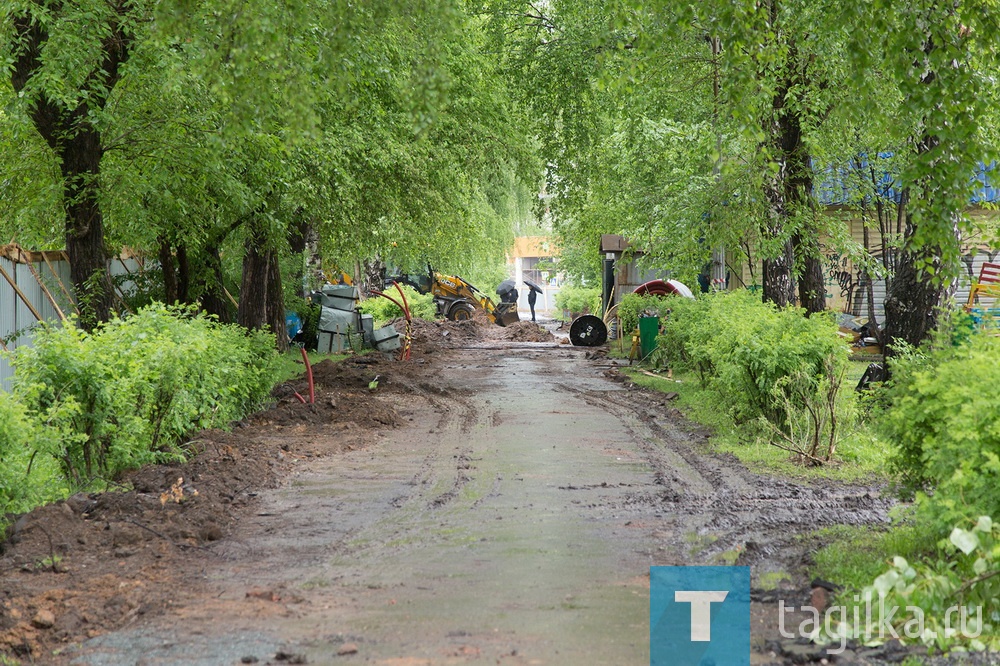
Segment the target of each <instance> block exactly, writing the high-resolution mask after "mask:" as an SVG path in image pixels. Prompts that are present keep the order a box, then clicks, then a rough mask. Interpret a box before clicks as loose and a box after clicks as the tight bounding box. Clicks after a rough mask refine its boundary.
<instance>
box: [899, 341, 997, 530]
mask: <svg viewBox="0 0 1000 666" xmlns="http://www.w3.org/2000/svg"><path fill="white" fill-rule="evenodd" d="M892 372H893V381H892V385H891V387H890V388H889V390H888V400H889V408H888V409H887V410H886V411H885V412H884V414H883V417H882V425H883V427H884V431H885V434H886V435H887V436H888V437H889V439H890V440H891V441H893V442H895V444H896V452H895V454H894V456H893V458H892V460H891V466H892V469H893V471H894V472H895V473H896V475H897V478H898V479H899V482H900V487H901V488H902V490H903V491H904V492H905V494H906V495H910V496H912V495H914V494H916V495H917V496H918V498H919V504H920V507H921V512H922V513H923V514H924V515H925V516H927V517H930V518H931V519H932V520H933V521H934V522H935V523H936V524H937V526H938V527H939V529H945V528H946V527H947V526H950V525H952V524H954V523H957V522H959V521H961V520H963V519H970V518H975V517H977V516H980V515H989V516H1000V409H997V387H1000V338H997V337H994V336H988V335H973V336H972V337H971V339H969V341H968V343H967V344H960V345H957V346H954V345H951V344H948V345H946V346H942V347H941V348H939V349H937V350H934V351H931V352H929V353H927V354H909V355H906V356H903V357H902V358H899V359H896V360H895V361H894V362H893V364H892ZM930 489H933V491H934V492H933V497H928V496H927V495H926V494H925V493H924V491H928V490H930Z"/></svg>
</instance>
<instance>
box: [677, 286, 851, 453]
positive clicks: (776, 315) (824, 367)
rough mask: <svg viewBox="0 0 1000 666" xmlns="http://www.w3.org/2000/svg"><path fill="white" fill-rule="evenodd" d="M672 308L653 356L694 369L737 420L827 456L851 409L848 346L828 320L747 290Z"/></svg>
mask: <svg viewBox="0 0 1000 666" xmlns="http://www.w3.org/2000/svg"><path fill="white" fill-rule="evenodd" d="M670 304H671V306H672V311H671V313H670V315H669V316H668V317H667V318H666V319H665V321H664V325H663V335H662V336H661V337H660V340H659V349H658V351H657V353H658V355H659V356H660V357H661V359H663V360H665V362H666V364H667V365H670V366H672V367H676V368H679V369H683V370H690V371H694V372H697V373H698V374H699V376H700V377H701V379H702V382H703V384H704V385H705V386H706V387H708V388H710V389H711V390H712V391H713V392H714V393H715V394H716V395H718V397H719V399H720V400H721V403H722V404H723V405H725V407H726V408H727V409H728V411H729V413H730V414H731V415H732V417H733V418H734V420H735V421H736V422H737V423H748V422H753V421H756V422H758V423H759V424H760V425H761V426H762V427H763V428H764V429H765V431H766V433H767V436H768V437H770V438H772V441H773V442H775V443H777V444H779V445H780V446H782V447H785V448H788V449H789V450H791V451H794V452H796V453H798V454H800V455H802V456H804V457H806V458H808V459H809V460H810V461H812V462H819V460H818V458H819V457H820V456H821V455H822V456H823V457H825V459H826V460H830V459H832V458H833V456H834V454H835V452H836V444H837V441H838V438H839V434H838V429H839V428H841V427H842V426H843V425H844V424H845V423H846V422H849V421H850V420H851V417H852V415H853V411H854V407H853V402H852V398H849V397H846V396H845V395H843V394H842V392H841V390H840V389H841V388H842V386H843V379H844V377H845V375H846V371H847V367H848V364H847V355H848V348H847V345H846V344H845V343H844V341H843V340H842V339H841V338H840V336H839V335H838V330H837V326H836V323H835V322H834V321H833V320H832V318H830V317H827V316H824V315H822V314H817V315H813V316H812V317H804V316H803V313H802V311H800V310H796V309H792V308H787V309H778V308H775V307H774V306H772V305H770V304H767V303H762V302H761V301H760V299H759V298H758V297H757V296H755V295H754V294H751V293H750V292H747V291H737V292H722V293H718V294H712V295H708V296H705V297H702V298H698V299H694V300H692V299H684V298H679V299H674V300H673V301H670ZM782 440H783V441H782ZM821 446H822V448H823V450H822V453H821Z"/></svg>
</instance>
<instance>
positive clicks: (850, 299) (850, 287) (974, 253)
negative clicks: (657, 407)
mask: <svg viewBox="0 0 1000 666" xmlns="http://www.w3.org/2000/svg"><path fill="white" fill-rule="evenodd" d="M845 224H847V225H848V226H849V229H850V234H851V238H852V240H853V241H854V242H856V243H857V244H858V245H859V246H863V243H864V226H863V224H862V222H861V220H859V219H850V220H847V221H845ZM868 236H869V238H868V244H869V247H870V248H871V251H872V253H873V254H874V256H875V258H876V259H878V260H880V259H881V246H882V239H881V235H880V234H879V231H878V229H869V231H868ZM822 245H823V273H824V278H825V279H824V282H825V284H826V299H827V307H828V308H829V309H832V310H837V311H839V312H845V313H849V314H852V315H854V316H857V317H867V316H868V302H867V301H868V288H867V282H866V281H865V277H864V275H863V274H862V271H861V267H859V266H857V265H855V263H854V262H853V261H852V260H851V259H850V258H849V257H847V256H844V255H843V254H841V253H839V252H837V250H835V249H834V248H832V247H831V245H830V244H829V243H823V244H822ZM962 253H963V269H964V270H963V273H962V275H961V276H960V278H959V282H958V288H957V291H956V294H955V300H956V302H958V303H965V302H966V301H967V300H968V297H969V290H970V288H971V286H972V281H973V279H975V278H978V277H979V271H980V270H981V269H982V266H983V263H985V262H998V261H1000V248H991V247H989V246H988V245H985V244H980V243H976V242H974V241H970V242H968V243H967V244H966V245H965V246H964V247H963V252H962ZM731 265H732V264H731ZM738 272H739V276H740V278H741V279H742V281H743V284H740V283H739V281H733V280H730V288H731V289H735V288H739V287H742V286H744V285H746V286H750V285H753V284H758V285H759V284H760V276H761V267H760V262H759V261H757V262H756V264H755V266H754V269H753V275H751V272H750V268H749V266H747V264H746V262H745V261H744V262H743V263H742V264H741V265H740V268H739V271H738ZM734 282H735V284H734ZM872 292H873V295H874V298H873V301H874V303H875V315H876V317H877V318H878V319H879V321H881V320H882V318H883V317H884V315H885V307H884V305H885V297H886V282H885V280H875V282H874V284H873V285H872Z"/></svg>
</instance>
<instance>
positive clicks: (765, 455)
mask: <svg viewBox="0 0 1000 666" xmlns="http://www.w3.org/2000/svg"><path fill="white" fill-rule="evenodd" d="M859 365H860V364H859ZM622 370H623V372H625V374H626V375H628V377H629V379H630V380H631V381H632V382H634V383H635V384H636V385H638V386H643V387H646V388H650V389H653V390H656V391H660V392H664V393H666V392H676V393H677V394H678V395H679V397H678V399H677V403H676V404H677V407H678V408H679V409H680V410H681V411H682V412H683V413H684V415H685V416H687V417H688V418H689V419H691V420H692V421H695V422H697V423H699V424H701V425H704V426H708V427H709V428H710V429H711V430H712V431H713V435H712V437H711V439H710V440H709V444H710V446H711V447H712V449H713V450H715V451H717V452H719V453H732V454H733V455H735V456H736V457H737V458H739V459H740V461H741V462H742V463H743V464H744V465H746V466H747V467H749V468H750V469H753V470H755V471H761V472H768V473H779V474H781V475H783V476H789V477H796V478H808V479H815V478H825V479H835V480H838V481H844V482H847V483H870V482H877V481H882V480H884V479H885V470H886V461H887V459H888V457H889V447H888V446H887V445H886V443H885V442H882V441H880V440H879V439H878V438H877V437H876V436H875V435H874V433H872V432H871V431H870V430H869V429H868V428H867V427H865V426H864V425H863V424H861V425H859V426H858V427H857V428H856V429H855V431H854V432H848V433H844V436H843V438H842V439H841V441H840V443H839V446H838V451H837V458H836V460H835V462H834V463H833V464H831V465H824V466H822V467H809V466H805V465H801V464H799V463H797V462H795V461H793V460H792V459H791V457H790V454H789V453H788V452H787V451H784V450H782V449H779V448H777V447H776V446H772V445H771V444H769V443H768V441H767V440H766V438H764V437H762V436H761V433H760V431H759V430H758V429H757V428H756V427H755V426H754V424H745V425H737V424H736V423H734V422H733V419H732V417H730V415H729V413H728V411H727V409H726V406H725V405H723V404H721V402H720V400H719V397H718V394H717V393H715V392H714V391H711V390H708V389H704V388H702V387H701V383H700V382H699V381H698V377H697V376H696V375H694V374H677V375H675V377H674V378H673V379H668V378H667V377H666V376H656V377H653V376H650V375H648V374H644V373H643V372H642V371H641V370H640V369H639V368H634V367H630V368H622ZM862 372H863V370H862Z"/></svg>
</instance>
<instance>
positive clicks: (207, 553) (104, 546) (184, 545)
mask: <svg viewBox="0 0 1000 666" xmlns="http://www.w3.org/2000/svg"><path fill="white" fill-rule="evenodd" d="M190 446H191V448H192V449H193V450H194V451H196V452H197V453H196V455H194V457H193V458H192V459H191V460H190V461H189V462H188V463H185V464H176V465H153V466H150V467H145V468H142V469H140V470H135V471H133V472H130V473H128V474H126V475H125V476H124V477H123V478H122V479H120V481H121V484H122V486H121V487H122V488H126V487H128V486H131V490H122V491H109V492H104V493H94V494H90V495H87V494H82V493H81V494H78V495H74V496H73V497H70V498H69V499H67V500H66V501H63V502H57V503H55V504H50V505H48V506H44V507H40V508H38V509H35V510H34V511H32V512H30V513H28V514H25V515H24V516H22V517H21V518H20V519H19V520H18V521H17V522H16V523H15V524H14V525H13V526H12V528H11V529H10V530H9V532H8V536H9V538H8V539H7V540H6V541H5V542H4V543H3V544H2V545H0V549H2V551H0V552H2V553H3V556H2V558H0V576H2V577H3V580H4V586H3V587H4V589H3V592H2V593H0V651H3V652H6V653H8V654H13V655H16V656H18V657H23V658H38V657H39V656H40V655H44V654H45V653H47V652H51V651H52V650H53V649H55V648H57V647H59V645H61V644H64V643H67V642H75V641H81V640H85V639H87V638H90V637H93V636H96V635H99V634H101V633H104V632H105V631H108V630H110V629H114V628H118V627H123V626H127V625H128V624H131V623H132V622H133V621H135V619H136V618H137V617H138V616H141V615H144V614H146V613H149V612H155V611H156V610H157V609H163V608H166V607H168V606H169V605H170V604H171V603H172V600H173V599H176V598H178V597H179V596H182V595H183V594H185V591H183V590H178V589H177V588H176V586H175V585H173V584H171V581H174V580H175V577H176V576H177V570H178V568H179V567H181V566H182V565H181V562H182V559H183V556H184V554H185V553H190V552H202V553H204V557H213V553H212V552H211V550H210V544H211V542H214V541H217V540H219V539H221V538H223V537H224V536H225V535H226V534H228V532H229V529H230V527H231V525H233V523H234V522H235V520H236V519H237V517H238V516H239V515H240V514H241V513H242V511H244V510H245V509H246V508H247V507H248V506H250V505H251V504H252V502H253V498H254V497H256V495H257V493H258V491H259V490H261V489H263V488H271V487H274V486H275V485H277V483H278V480H279V479H280V478H281V476H282V475H283V472H284V467H285V466H286V464H287V460H286V459H287V454H286V453H285V452H283V451H282V450H281V446H280V444H279V443H278V442H276V441H266V440H263V439H258V438H255V437H249V436H245V435H242V434H241V432H240V431H239V430H237V431H236V432H234V433H225V432H221V431H217V430H212V431H205V432H203V433H201V434H200V436H199V437H198V439H197V440H195V441H193V442H192V443H191V444H190ZM193 588H194V586H193V585H192V587H191V588H185V590H193Z"/></svg>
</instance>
